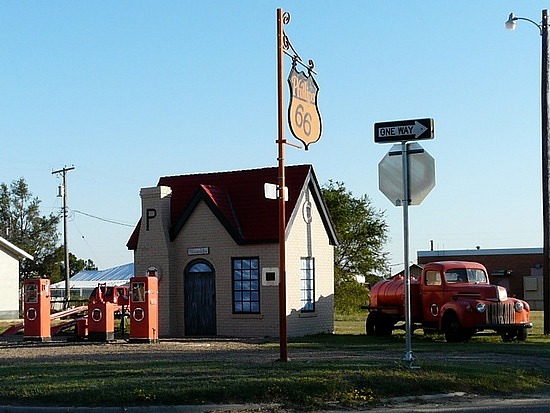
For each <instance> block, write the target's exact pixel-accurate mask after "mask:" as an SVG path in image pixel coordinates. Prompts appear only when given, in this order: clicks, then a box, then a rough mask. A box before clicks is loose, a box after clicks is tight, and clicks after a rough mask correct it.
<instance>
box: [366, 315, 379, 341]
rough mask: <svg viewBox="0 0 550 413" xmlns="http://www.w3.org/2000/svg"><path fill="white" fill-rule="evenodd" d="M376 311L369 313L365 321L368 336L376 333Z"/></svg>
mask: <svg viewBox="0 0 550 413" xmlns="http://www.w3.org/2000/svg"><path fill="white" fill-rule="evenodd" d="M376 315H377V314H376V313H369V315H368V316H367V321H366V322H365V333H367V336H374V335H376Z"/></svg>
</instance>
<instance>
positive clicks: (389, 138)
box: [374, 119, 435, 368]
mask: <svg viewBox="0 0 550 413" xmlns="http://www.w3.org/2000/svg"><path fill="white" fill-rule="evenodd" d="M433 137H434V128H433V119H413V120H405V121H396V122H380V123H375V124H374V141H375V142H377V143H389V142H401V143H400V145H394V147H392V149H391V150H390V152H389V153H388V154H387V155H386V156H385V157H384V158H383V159H382V161H380V163H379V164H378V174H379V188H380V191H382V193H383V194H384V195H386V197H388V199H389V200H390V201H391V202H392V203H394V205H401V206H402V207H403V261H404V275H405V308H404V310H405V332H406V343H405V355H404V357H403V361H404V362H405V363H406V364H407V365H408V366H409V368H414V366H413V361H414V357H413V352H412V342H411V341H412V340H411V338H412V309H411V275H410V268H409V205H418V204H420V203H421V202H422V201H423V200H424V198H425V197H426V196H427V195H428V193H429V192H430V191H431V190H432V189H433V187H434V186H435V163H434V160H433V158H432V157H431V156H430V155H429V154H428V153H427V152H426V151H424V149H422V147H421V146H420V145H419V144H417V143H415V142H413V143H412V144H409V143H407V141H408V140H420V139H433ZM398 156H401V159H400V161H401V165H399V162H398V160H399V159H398ZM411 156H416V160H415V162H414V165H415V166H417V168H416V169H418V170H419V171H420V174H415V173H414V170H413V171H411V164H412V162H410V160H411ZM413 159H414V158H413ZM399 166H400V167H399ZM411 177H413V178H412V179H411ZM412 184H414V186H413V185H412ZM413 188H414V189H413ZM400 195H401V196H400Z"/></svg>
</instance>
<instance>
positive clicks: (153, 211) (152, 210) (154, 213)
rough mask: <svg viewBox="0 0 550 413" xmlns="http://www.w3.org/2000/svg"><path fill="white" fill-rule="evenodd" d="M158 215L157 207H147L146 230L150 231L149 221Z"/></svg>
mask: <svg viewBox="0 0 550 413" xmlns="http://www.w3.org/2000/svg"><path fill="white" fill-rule="evenodd" d="M156 217H157V210H156V209H155V208H147V210H146V211H145V231H149V222H150V221H151V220H152V219H155V218H156Z"/></svg>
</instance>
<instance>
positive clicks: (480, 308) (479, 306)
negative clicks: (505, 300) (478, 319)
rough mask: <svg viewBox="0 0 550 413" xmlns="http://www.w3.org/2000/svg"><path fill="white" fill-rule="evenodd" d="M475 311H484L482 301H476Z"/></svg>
mask: <svg viewBox="0 0 550 413" xmlns="http://www.w3.org/2000/svg"><path fill="white" fill-rule="evenodd" d="M476 311H477V312H478V313H482V312H484V311H485V304H483V303H477V304H476Z"/></svg>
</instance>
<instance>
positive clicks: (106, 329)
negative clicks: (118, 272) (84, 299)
mask: <svg viewBox="0 0 550 413" xmlns="http://www.w3.org/2000/svg"><path fill="white" fill-rule="evenodd" d="M106 292H107V286H106V284H99V285H98V286H97V288H96V289H95V294H94V295H92V296H91V297H90V298H89V300H88V340H90V341H113V340H114V339H115V311H116V310H117V309H118V305H117V304H115V303H112V302H109V301H106V300H105V297H104V295H105V294H106Z"/></svg>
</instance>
